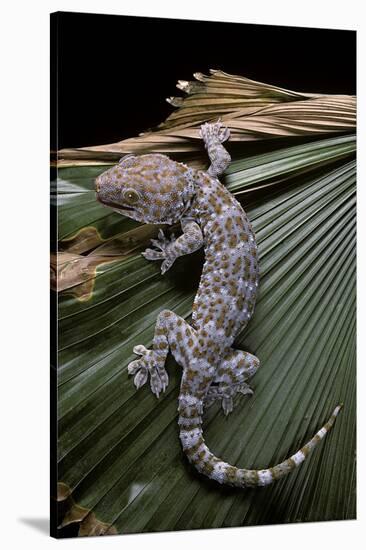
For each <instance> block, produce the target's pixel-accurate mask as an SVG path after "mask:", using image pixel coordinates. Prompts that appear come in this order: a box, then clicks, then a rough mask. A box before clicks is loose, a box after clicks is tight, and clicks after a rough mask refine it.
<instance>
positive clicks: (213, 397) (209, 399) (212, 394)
mask: <svg viewBox="0 0 366 550" xmlns="http://www.w3.org/2000/svg"><path fill="white" fill-rule="evenodd" d="M238 393H241V394H242V395H252V394H253V390H252V388H251V387H250V386H249V385H248V384H246V383H245V382H243V383H241V384H235V385H233V386H224V387H223V386H211V387H210V389H209V390H208V392H207V395H206V399H205V407H210V406H211V405H213V403H215V402H216V401H219V402H220V401H221V407H222V409H223V411H224V414H225V416H227V415H228V414H230V413H231V412H233V410H234V397H235V395H236V394H238Z"/></svg>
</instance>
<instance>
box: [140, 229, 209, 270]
mask: <svg viewBox="0 0 366 550" xmlns="http://www.w3.org/2000/svg"><path fill="white" fill-rule="evenodd" d="M181 226H182V230H183V235H181V236H180V237H178V238H177V239H174V235H172V238H171V239H168V238H167V237H165V235H164V233H163V231H162V230H161V229H160V231H159V235H158V238H157V239H152V240H151V243H152V244H153V245H154V246H155V248H156V249H157V250H156V249H153V248H147V249H146V250H145V252H142V255H143V256H144V257H145V258H146V259H147V260H163V263H162V264H161V273H162V274H164V273H165V272H166V271H168V269H170V268H171V266H172V265H173V263H174V261H175V260H176V259H177V258H179V256H184V255H186V254H191V253H192V252H195V251H196V250H198V249H199V248H201V247H202V245H203V235H202V231H201V228H200V226H199V225H198V224H197V223H196V222H194V221H191V220H182V221H181Z"/></svg>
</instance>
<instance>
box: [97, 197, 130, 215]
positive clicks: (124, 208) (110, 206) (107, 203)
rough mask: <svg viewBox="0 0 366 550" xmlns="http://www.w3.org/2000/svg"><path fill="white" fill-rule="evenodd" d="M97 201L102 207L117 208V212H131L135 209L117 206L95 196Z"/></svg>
mask: <svg viewBox="0 0 366 550" xmlns="http://www.w3.org/2000/svg"><path fill="white" fill-rule="evenodd" d="M97 201H98V202H100V203H101V204H103V206H109V208H117V210H128V211H131V212H133V211H134V210H135V209H134V208H133V207H132V206H125V205H121V204H117V203H116V202H111V201H104V200H102V199H101V198H100V197H98V195H97Z"/></svg>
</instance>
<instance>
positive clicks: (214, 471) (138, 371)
mask: <svg viewBox="0 0 366 550" xmlns="http://www.w3.org/2000/svg"><path fill="white" fill-rule="evenodd" d="M200 137H201V138H202V139H203V142H204V145H205V148H206V150H207V154H208V157H209V159H210V166H209V168H208V169H207V170H196V169H193V168H190V167H189V166H187V165H186V164H184V163H181V162H176V161H174V160H172V159H170V158H169V157H168V156H166V155H163V154H158V153H150V154H142V155H134V154H129V155H125V156H124V157H122V158H121V159H120V161H119V163H118V164H117V165H116V166H113V167H112V168H110V169H108V170H106V171H105V172H103V173H102V174H100V175H99V176H98V177H97V178H96V180H95V190H96V198H97V200H98V201H99V202H100V203H101V204H103V205H104V206H107V207H109V208H112V209H113V210H115V211H116V212H118V213H119V214H122V215H124V216H127V217H129V218H132V219H134V220H136V221H138V222H143V223H150V224H168V225H173V224H176V223H179V222H180V225H181V229H182V234H181V235H180V236H179V237H178V238H174V235H173V236H171V238H168V237H166V236H165V235H164V233H163V231H162V230H161V229H160V230H159V233H158V238H156V239H152V248H147V249H146V250H145V252H143V253H142V254H143V255H144V256H145V258H146V259H147V260H152V261H155V260H162V264H161V273H162V274H164V273H165V272H166V271H167V270H168V269H170V268H171V267H172V265H173V263H174V262H175V260H176V259H177V258H179V257H180V256H183V255H185V254H191V253H193V252H195V251H196V250H198V249H200V248H202V247H203V248H204V256H205V260H204V265H203V269H202V274H201V279H200V283H199V287H198V291H197V294H196V296H195V299H194V303H193V309H192V321H191V323H188V322H187V321H186V320H185V319H183V318H182V317H180V316H179V315H177V314H176V313H174V312H173V311H170V310H168V309H164V310H163V311H161V312H160V313H159V315H158V317H157V320H156V325H155V331H154V337H153V342H152V347H151V349H147V348H146V347H145V346H144V345H136V346H135V347H134V348H133V352H134V353H135V354H136V355H137V356H139V358H138V359H136V360H134V361H132V362H131V363H130V364H129V365H128V373H129V374H130V375H133V376H134V384H135V386H136V388H137V389H138V388H140V387H142V386H143V385H144V384H145V383H146V382H147V381H148V380H149V379H150V387H151V390H152V392H153V393H154V394H155V395H156V397H159V395H160V394H161V393H162V392H164V391H165V390H166V387H167V385H168V381H169V379H168V373H167V371H166V369H165V361H166V358H167V355H168V353H169V351H170V352H171V353H172V354H173V356H174V358H175V360H176V362H177V363H178V365H180V366H181V367H182V368H183V374H182V379H181V385H180V393H179V398H178V424H179V437H180V441H181V446H182V449H183V452H184V454H185V455H186V457H187V458H188V461H189V462H190V463H191V464H192V465H193V466H194V467H195V468H196V469H197V470H198V472H200V473H201V474H203V475H205V476H207V477H208V478H210V479H212V480H215V481H216V482H218V483H220V484H226V485H230V486H235V487H243V488H245V487H261V486H262V487H263V486H266V485H269V484H270V483H272V482H273V481H275V480H277V479H279V478H282V477H283V476H285V475H286V474H288V473H290V472H291V471H293V470H294V469H295V468H296V467H297V466H299V465H300V464H301V463H302V462H303V461H304V460H305V458H306V456H307V455H308V454H309V452H310V451H311V450H312V449H313V448H314V447H315V446H316V445H317V443H318V442H319V441H320V440H321V439H323V438H324V436H325V435H326V434H327V432H328V431H329V430H330V429H331V427H332V426H333V424H334V422H335V418H336V416H337V415H338V413H339V411H340V409H341V407H342V405H338V406H337V407H336V408H335V409H334V411H333V413H332V415H331V417H330V419H329V420H328V422H327V423H326V424H325V425H324V426H323V427H322V428H321V429H320V430H319V431H318V432H317V433H316V434H315V435H314V437H312V439H310V441H308V442H307V443H306V444H305V445H304V446H303V447H302V448H301V449H300V450H298V451H297V452H296V453H295V454H293V455H292V456H290V457H289V458H287V459H286V460H284V461H283V462H281V463H279V464H277V465H275V466H272V467H270V468H264V469H246V468H239V467H236V466H233V465H231V464H228V463H227V462H225V461H224V460H221V459H220V458H218V457H217V456H215V454H214V453H213V452H212V451H211V450H210V449H209V448H208V446H207V445H206V443H205V440H204V437H203V430H202V416H203V410H204V408H205V407H207V406H210V405H211V404H212V403H214V402H219V403H221V406H222V408H223V411H224V414H226V415H228V414H229V413H231V412H232V410H233V404H234V401H233V400H234V397H235V396H236V395H237V394H244V395H246V394H252V393H253V390H252V389H251V388H250V386H249V385H248V380H249V379H250V378H251V377H252V376H254V374H255V373H256V372H257V370H258V368H259V365H260V362H259V359H258V358H257V357H256V356H255V355H253V354H252V353H249V352H246V351H242V350H239V349H235V347H234V346H233V344H234V340H235V337H236V336H237V335H238V333H239V332H241V331H242V330H243V329H244V328H245V326H246V325H247V323H248V321H249V319H250V318H251V316H252V315H253V311H254V307H255V302H256V297H257V293H258V283H259V269H258V248H257V244H256V239H255V235H254V232H253V228H252V225H251V223H250V221H249V219H248V217H247V215H246V213H245V212H244V210H243V208H242V206H241V204H240V203H239V202H238V201H237V200H236V199H235V197H234V196H233V195H232V194H231V193H230V192H229V191H228V189H227V188H226V187H225V186H224V185H222V184H221V183H220V181H219V179H218V176H219V175H221V174H223V172H224V171H225V169H226V168H227V166H228V165H229V163H230V162H231V157H230V154H229V153H228V151H227V150H226V148H225V147H224V145H223V143H224V142H225V141H227V140H228V139H229V137H230V130H229V129H228V128H227V127H225V126H224V125H223V123H222V122H221V121H220V120H219V121H217V122H213V123H207V122H206V123H205V124H203V125H202V126H201V127H200Z"/></svg>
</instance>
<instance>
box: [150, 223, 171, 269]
mask: <svg viewBox="0 0 366 550" xmlns="http://www.w3.org/2000/svg"><path fill="white" fill-rule="evenodd" d="M173 242H174V233H172V235H171V237H170V239H168V238H167V237H166V236H165V235H164V233H163V230H162V229H160V230H159V234H158V238H157V239H151V244H152V245H153V246H154V247H155V249H154V248H147V249H146V250H145V252H142V255H143V256H144V258H146V259H147V260H164V261H163V263H162V264H161V273H162V275H164V273H165V272H166V271H168V269H169V268H170V267H171V266H172V265H173V263H174V260H175V258H174V257H173V256H172V255H171V254H169V250H168V247H169V245H171V244H172V243H173ZM156 249H157V250H156Z"/></svg>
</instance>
